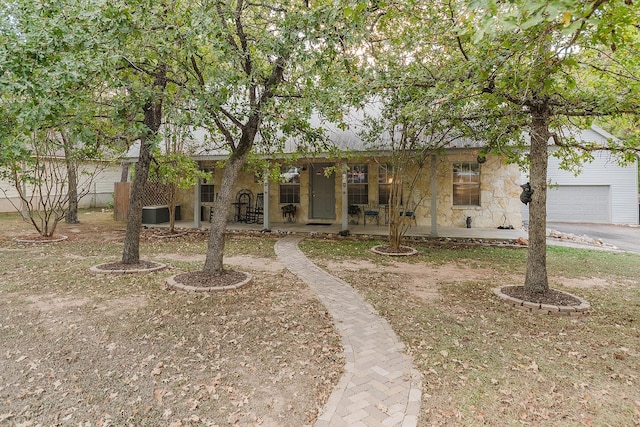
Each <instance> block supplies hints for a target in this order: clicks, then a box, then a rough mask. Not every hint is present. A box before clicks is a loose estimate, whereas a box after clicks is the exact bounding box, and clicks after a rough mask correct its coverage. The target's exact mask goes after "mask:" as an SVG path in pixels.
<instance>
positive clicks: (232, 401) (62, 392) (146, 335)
mask: <svg viewBox="0 0 640 427" xmlns="http://www.w3.org/2000/svg"><path fill="white" fill-rule="evenodd" d="M81 219H82V221H83V223H82V224H80V225H78V226H65V225H61V230H60V231H61V232H62V233H64V234H68V235H69V236H70V238H69V240H68V241H66V242H62V243H57V244H50V245H21V244H17V243H15V242H13V241H12V240H10V238H11V237H12V235H20V234H21V233H23V230H24V231H26V232H30V230H29V229H28V227H26V226H25V225H23V224H22V222H21V221H20V220H18V219H17V218H16V216H12V215H2V216H0V229H2V230H1V231H0V235H2V236H3V237H2V241H1V242H0V257H1V259H2V263H1V264H0V348H1V349H2V350H1V351H0V408H1V409H0V425H16V426H18V425H21V426H28V425H29V426H30V425H33V426H36V425H42V426H51V425H82V426H124V425H132V426H186V425H191V426H200V425H203V426H205V425H206V426H211V425H232V424H237V425H266V426H280V425H284V426H301V425H306V424H310V423H311V422H312V421H313V420H314V419H315V417H316V416H317V414H318V411H319V410H320V409H321V408H322V405H323V403H324V401H326V398H327V396H328V394H329V393H330V392H331V390H332V388H333V385H334V384H335V382H336V381H337V379H338V378H339V376H340V374H341V369H342V365H343V360H342V358H341V357H342V356H341V348H340V342H339V338H338V336H337V335H336V333H335V331H334V330H333V326H332V322H331V319H330V317H329V315H328V314H327V313H326V311H325V309H324V307H322V305H321V304H320V303H319V302H318V301H317V299H316V298H315V296H314V295H313V294H312V293H311V292H310V291H309V290H308V289H307V288H306V287H305V286H304V285H303V284H301V283H300V282H298V281H297V280H296V279H295V277H293V276H292V275H291V274H289V273H288V272H287V271H285V270H284V269H282V268H277V267H274V264H275V263H276V261H275V259H274V255H273V243H274V241H273V240H271V239H261V240H259V241H251V242H250V243H249V242H248V241H247V240H246V239H244V238H238V239H230V241H229V245H228V253H229V256H230V258H233V255H234V254H238V253H243V254H248V255H251V256H252V258H253V259H255V260H258V261H259V262H258V263H256V264H254V265H253V266H251V265H249V264H246V263H245V264H244V265H243V268H244V269H246V270H249V271H251V272H253V273H254V278H255V279H254V282H253V283H252V284H251V285H249V286H248V287H246V288H242V289H240V290H237V291H231V292H225V293H220V294H212V295H199V294H198V295H186V294H182V293H175V292H168V291H166V290H165V289H164V279H165V278H166V277H167V276H168V275H171V274H175V273H176V272H178V271H185V270H197V269H198V268H201V266H202V262H201V259H203V257H202V254H204V252H205V250H206V239H205V238H204V237H203V236H197V235H190V236H188V237H185V238H178V239H162V240H158V239H155V238H150V237H149V238H143V242H142V245H141V254H142V256H143V258H144V257H153V258H154V259H161V260H165V261H167V262H169V263H170V264H171V269H169V270H168V271H163V272H160V273H155V274H146V275H115V276H112V275H98V276H93V275H90V274H88V273H87V269H88V268H89V267H90V266H91V265H95V264H97V263H101V262H105V261H108V260H111V259H117V258H118V257H119V256H120V252H121V250H122V245H121V239H122V237H123V233H122V232H121V230H122V229H123V226H124V224H114V223H113V222H112V221H111V220H110V218H109V215H108V214H102V213H100V212H90V213H86V214H84V215H82V216H81ZM148 234H149V233H145V235H148ZM177 254H179V255H180V257H177V256H176V255H177ZM175 258H179V260H177V261H174V259H175ZM260 262H261V263H262V264H263V265H264V268H262V267H261V263H260Z"/></svg>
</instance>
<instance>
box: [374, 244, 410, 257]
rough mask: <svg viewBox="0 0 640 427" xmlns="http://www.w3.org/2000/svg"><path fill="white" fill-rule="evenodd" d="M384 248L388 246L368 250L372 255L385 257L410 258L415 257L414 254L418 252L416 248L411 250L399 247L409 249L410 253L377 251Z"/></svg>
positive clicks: (408, 247)
mask: <svg viewBox="0 0 640 427" xmlns="http://www.w3.org/2000/svg"><path fill="white" fill-rule="evenodd" d="M384 246H388V245H378V246H374V247H372V248H371V249H370V250H371V252H373V253H374V254H378V255H387V256H411V255H415V254H417V253H418V250H417V249H416V248H412V247H411V246H400V247H401V248H407V249H411V251H409V252H385V251H381V250H379V249H378V248H382V247H384Z"/></svg>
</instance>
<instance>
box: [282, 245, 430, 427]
mask: <svg viewBox="0 0 640 427" xmlns="http://www.w3.org/2000/svg"><path fill="white" fill-rule="evenodd" d="M301 240H302V238H301V237H295V236H290V237H285V238H283V239H281V240H279V241H278V242H277V243H276V247H275V249H276V254H277V255H278V259H279V261H280V262H282V263H283V264H284V265H285V266H286V267H287V268H288V269H289V271H291V272H292V273H293V274H295V275H296V276H298V278H300V279H301V280H303V281H304V282H305V283H306V284H307V285H308V286H309V287H310V288H311V289H312V290H313V291H314V292H315V293H316V294H317V295H318V297H319V298H320V300H321V301H322V303H323V304H324V305H325V307H326V308H327V310H328V311H329V313H330V314H331V315H332V316H333V319H334V322H335V325H336V328H337V329H338V331H339V332H340V334H341V336H342V346H343V348H344V354H345V361H346V365H345V372H344V375H343V377H342V378H341V379H340V381H339V382H338V384H337V385H336V388H335V389H334V391H333V393H332V394H331V396H330V397H329V400H328V401H327V404H326V406H325V410H324V413H323V414H321V415H320V416H319V417H318V420H317V421H316V424H315V425H316V426H317V427H326V426H330V427H338V426H349V427H357V426H362V427H375V426H385V427H388V426H402V427H408V426H416V425H417V423H418V414H419V411H420V398H421V392H420V374H419V373H418V372H417V371H416V370H415V368H414V367H413V364H412V362H411V358H410V357H409V356H407V355H406V354H405V353H403V348H404V345H403V344H402V343H401V342H400V341H399V340H398V338H397V336H396V335H395V333H394V332H393V330H392V329H391V327H390V326H389V324H388V323H387V322H386V320H384V319H382V318H381V317H380V316H378V315H377V314H376V312H375V310H374V309H373V307H372V306H371V305H370V304H369V303H367V302H365V301H364V299H363V298H362V297H361V296H360V295H359V294H358V293H357V292H356V291H355V290H354V289H353V288H352V287H351V286H350V285H349V284H348V283H346V282H345V281H343V280H340V279H339V278H337V277H334V276H332V275H330V274H329V273H327V272H325V271H324V270H322V269H320V268H318V267H317V266H316V265H315V264H313V263H312V262H311V261H309V260H308V259H307V257H306V256H305V255H304V254H303V253H302V251H300V249H299V248H298V243H299V242H300V241H301Z"/></svg>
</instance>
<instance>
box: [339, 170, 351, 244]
mask: <svg viewBox="0 0 640 427" xmlns="http://www.w3.org/2000/svg"><path fill="white" fill-rule="evenodd" d="M347 168H348V166H347V161H346V160H343V161H342V186H341V188H342V213H341V215H340V217H341V218H342V227H341V231H348V230H349V210H348V209H349V193H348V191H347Z"/></svg>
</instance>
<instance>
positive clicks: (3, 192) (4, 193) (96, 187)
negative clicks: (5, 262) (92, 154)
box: [0, 164, 122, 212]
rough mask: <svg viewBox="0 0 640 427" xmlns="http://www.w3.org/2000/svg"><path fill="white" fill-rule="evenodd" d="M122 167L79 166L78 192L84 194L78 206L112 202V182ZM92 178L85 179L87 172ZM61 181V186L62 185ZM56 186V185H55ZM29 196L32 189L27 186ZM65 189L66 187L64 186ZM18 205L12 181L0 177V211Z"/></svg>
mask: <svg viewBox="0 0 640 427" xmlns="http://www.w3.org/2000/svg"><path fill="white" fill-rule="evenodd" d="M121 172H122V168H121V167H120V166H115V165H108V164H104V165H101V166H100V167H97V168H96V166H95V165H94V164H86V165H85V166H81V168H80V171H79V175H78V176H79V179H78V185H79V188H78V193H79V194H85V196H84V197H83V198H82V199H80V201H79V207H80V208H89V207H106V206H108V205H111V204H112V203H113V183H114V182H117V181H119V180H120V174H121ZM93 173H95V176H94V177H93V179H91V180H89V179H87V176H88V175H87V174H93ZM64 185H66V184H64V183H63V187H64ZM56 188H57V187H56ZM26 190H27V194H28V195H29V196H31V194H32V189H30V188H27V189H26ZM65 190H66V188H65ZM14 205H15V206H17V207H20V206H21V203H20V197H19V195H18V192H17V190H16V189H15V187H14V186H13V184H12V183H10V182H8V181H6V180H2V179H0V212H15V211H16V208H15V207H14Z"/></svg>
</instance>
